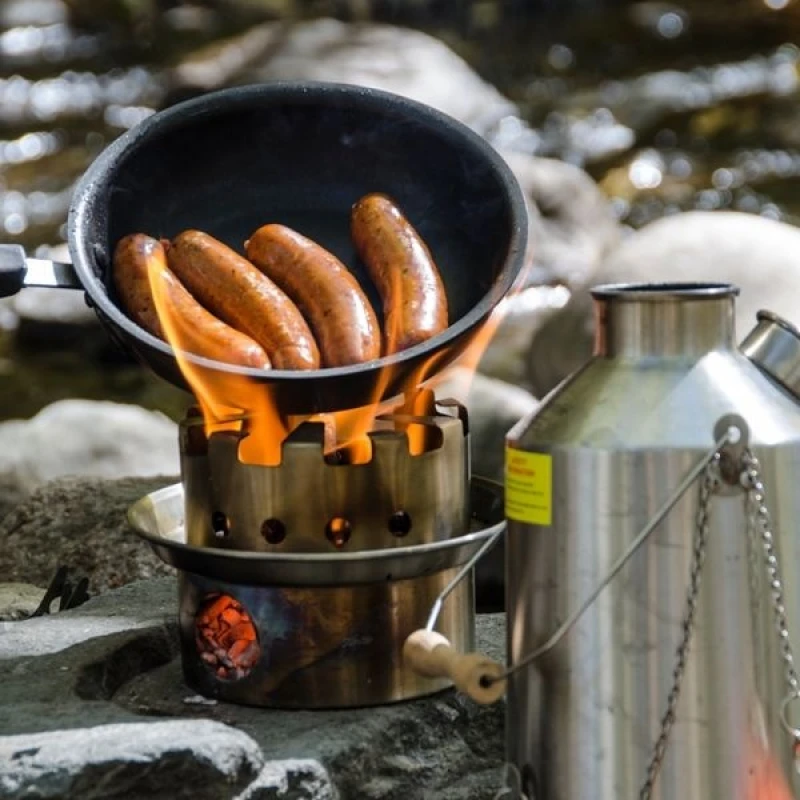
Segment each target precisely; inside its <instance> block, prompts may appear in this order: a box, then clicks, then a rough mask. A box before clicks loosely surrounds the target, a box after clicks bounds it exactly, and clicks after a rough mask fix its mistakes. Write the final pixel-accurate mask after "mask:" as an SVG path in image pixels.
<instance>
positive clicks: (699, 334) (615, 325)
mask: <svg viewBox="0 0 800 800" xmlns="http://www.w3.org/2000/svg"><path fill="white" fill-rule="evenodd" d="M591 294H592V298H593V299H594V312H595V340H594V354H595V356H599V357H608V358H626V357H627V358H636V359H643V358H644V359H646V358H658V359H680V360H695V359H697V358H699V357H702V356H704V355H706V354H707V353H709V352H711V351H712V350H733V349H734V347H735V346H736V340H735V335H736V331H735V322H736V319H735V309H734V304H735V299H736V296H737V295H738V294H739V289H738V288H737V287H735V286H732V285H730V284H725V283H681V284H676V283H631V284H613V285H605V286H598V287H596V288H594V289H592V292H591Z"/></svg>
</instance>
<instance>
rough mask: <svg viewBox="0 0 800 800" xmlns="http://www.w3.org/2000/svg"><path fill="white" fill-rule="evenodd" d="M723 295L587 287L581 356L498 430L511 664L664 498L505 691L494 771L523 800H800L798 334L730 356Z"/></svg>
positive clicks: (728, 302)
mask: <svg viewBox="0 0 800 800" xmlns="http://www.w3.org/2000/svg"><path fill="white" fill-rule="evenodd" d="M737 294H738V291H737V290H736V289H735V288H734V287H732V286H728V285H712V284H698V285H685V284H684V285H682V284H676V285H627V286H624V285H623V286H619V285H617V286H604V287H599V288H596V289H595V290H593V292H592V296H593V300H594V307H595V317H596V335H595V349H594V356H593V358H592V359H591V360H590V361H589V362H588V363H587V364H586V365H585V366H584V367H583V368H582V369H580V370H579V371H578V372H577V373H576V374H574V375H573V376H572V377H570V378H569V379H567V380H566V381H565V382H564V383H563V384H562V385H561V386H560V387H558V388H557V389H556V390H555V391H554V392H553V393H552V394H551V395H550V396H549V397H548V398H546V400H545V402H544V403H543V404H542V407H541V408H540V409H538V410H537V412H536V413H535V414H534V415H533V416H532V417H531V418H530V419H526V420H523V421H521V422H520V423H519V424H518V425H517V426H515V428H514V429H513V430H512V431H511V432H510V433H509V436H508V439H507V475H506V496H507V497H506V507H507V517H508V533H507V541H506V548H507V551H506V552H507V557H506V581H507V586H506V592H507V599H506V603H507V606H506V607H507V614H508V625H509V640H508V658H509V662H510V663H511V664H515V663H517V662H521V661H522V660H523V659H524V658H525V656H526V655H527V654H529V653H530V652H531V651H533V650H535V649H536V648H537V646H539V645H540V644H541V643H542V642H543V641H545V640H547V639H548V637H550V636H551V635H552V632H553V631H554V630H557V629H558V628H559V626H560V625H561V624H562V623H563V622H564V620H565V619H566V618H568V617H569V616H570V615H571V613H572V612H573V610H574V609H576V608H577V607H579V606H580V604H581V603H582V602H583V601H584V600H585V598H587V596H590V595H591V594H592V593H593V590H594V589H595V588H596V587H597V586H598V585H599V584H602V583H603V579H604V576H608V575H609V573H610V572H613V568H614V565H615V562H617V561H618V560H619V558H620V556H621V555H624V554H625V553H626V551H627V550H630V547H631V543H632V542H634V541H635V540H636V538H637V535H638V534H639V533H640V532H641V531H642V529H643V528H645V527H646V523H647V522H648V520H650V519H653V518H654V517H657V516H658V511H659V509H660V508H661V507H663V506H664V504H665V503H666V504H669V503H670V501H672V500H673V499H674V501H675V502H674V506H673V507H671V508H670V510H669V512H668V513H667V514H666V516H664V518H663V521H662V522H660V524H658V525H657V526H655V528H654V529H653V530H652V533H651V534H650V535H649V537H648V538H647V541H646V542H644V543H643V544H642V546H641V547H640V548H639V549H638V551H637V552H635V553H632V554H631V556H630V559H629V561H628V563H627V564H626V565H625V566H624V567H623V568H621V569H620V570H619V572H618V574H617V575H616V577H615V578H614V579H613V580H610V581H609V582H608V583H607V585H606V586H605V587H604V590H603V591H602V592H601V593H599V594H598V596H597V597H596V599H595V600H594V601H593V602H592V603H591V605H590V606H589V607H588V608H587V610H586V612H585V613H584V614H583V616H582V617H581V618H580V619H579V620H577V621H576V622H575V624H574V626H573V627H572V629H571V631H570V632H569V634H568V635H566V636H565V637H564V638H563V639H562V641H561V642H560V643H559V644H558V645H556V646H555V647H553V648H552V649H550V650H549V652H548V653H547V654H546V655H543V656H542V658H540V659H539V661H538V663H537V665H536V667H537V668H536V669H527V670H520V671H517V672H516V673H515V674H513V675H512V676H510V678H509V686H508V717H507V751H508V757H509V762H510V763H511V764H512V765H513V766H514V767H515V768H516V770H518V773H519V780H520V785H521V790H522V792H523V794H525V795H527V796H528V797H529V798H531V800H533V798H536V799H537V800H540V798H541V799H542V800H599V799H601V798H602V799H603V800H605V798H609V800H611V799H612V798H635V797H653V798H658V800H687V798H689V799H690V800H695V799H697V800H717V798H718V799H719V800H723V799H724V800H755V798H757V797H760V795H759V794H758V793H757V792H758V791H760V790H761V786H762V784H764V782H765V781H766V780H767V778H768V777H769V776H772V775H773V773H774V772H775V770H780V771H782V772H783V775H784V780H785V782H786V786H787V789H788V787H789V786H792V787H793V789H794V792H795V794H794V795H791V794H790V795H786V796H787V797H792V796H800V781H798V779H797V774H796V771H795V769H794V768H793V752H792V746H791V741H790V740H787V736H786V732H785V731H784V727H785V726H783V725H782V723H781V720H782V713H781V712H782V710H783V711H784V714H783V716H784V717H786V720H785V721H788V720H789V718H790V716H791V714H792V713H793V712H794V709H793V708H790V707H789V706H790V705H791V702H789V701H788V700H787V703H786V706H785V707H784V705H783V704H784V700H785V699H787V698H791V697H793V696H794V694H796V692H797V689H798V685H797V675H796V672H795V667H794V664H793V660H792V651H791V643H792V642H796V641H800V627H798V625H800V580H798V579H800V405H798V399H797V397H796V396H795V395H793V393H792V391H791V390H789V389H788V388H787V386H784V385H782V384H781V382H780V381H781V380H784V381H785V382H787V383H788V385H789V386H791V385H792V380H793V379H794V376H793V373H792V371H791V369H790V368H789V367H788V366H787V365H788V363H789V362H790V361H791V358H789V359H788V360H787V358H783V360H782V361H781V359H780V358H778V357H777V354H776V351H777V350H779V349H780V348H778V347H776V339H775V336H776V330H775V328H776V327H777V328H779V329H780V332H781V334H783V333H787V332H788V333H789V335H790V337H791V336H792V334H791V332H789V331H787V329H786V328H783V327H781V326H780V325H779V324H778V323H777V322H774V321H773V323H772V327H770V324H769V320H767V319H762V320H759V327H758V328H757V330H756V331H754V333H753V334H752V335H751V336H750V337H748V342H746V343H745V347H744V349H740V348H738V347H737V346H736V343H735V341H734V330H735V325H734V313H735V309H734V304H735V297H736V295H737ZM767 328H769V331H767ZM787 341H789V340H787ZM793 341H794V342H795V348H796V350H797V352H800V341H798V340H797V339H796V338H794V339H793ZM784 344H785V343H784ZM784 349H785V350H786V349H789V348H787V347H786V346H785V347H784ZM748 356H749V357H748ZM754 362H755V363H754ZM758 364H761V368H759V366H758ZM798 364H800V359H798V360H797V361H796V362H795V364H794V366H795V367H796V366H797V365H798ZM776 365H777V366H776ZM770 372H771V375H768V374H767V373H770ZM776 378H777V379H776ZM731 428H732V429H733V431H736V432H738V433H734V434H733V435H732V436H731V437H729V438H728V437H727V436H726V434H727V431H728V430H730V429H731ZM698 469H701V470H702V471H701V472H700V473H699V475H697V477H696V478H695V477H694V475H695V474H697V471H698ZM690 473H691V474H690ZM687 476H688V477H689V478H690V479H691V480H689V481H687V480H686V479H687ZM759 492H760V494H759ZM765 548H766V550H765ZM776 620H777V627H776ZM798 711H800V709H798ZM789 724H791V723H789ZM789 781H793V783H789ZM765 797H766V795H765ZM775 797H780V795H775ZM781 800H783V798H781Z"/></svg>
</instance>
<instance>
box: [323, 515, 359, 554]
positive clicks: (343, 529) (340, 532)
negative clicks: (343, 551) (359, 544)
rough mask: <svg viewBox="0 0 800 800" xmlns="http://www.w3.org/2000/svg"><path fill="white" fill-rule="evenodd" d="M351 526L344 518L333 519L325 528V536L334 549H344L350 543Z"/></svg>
mask: <svg viewBox="0 0 800 800" xmlns="http://www.w3.org/2000/svg"><path fill="white" fill-rule="evenodd" d="M352 532H353V528H352V525H350V522H349V521H348V520H346V519H345V518H344V517H333V519H330V520H328V524H327V525H326V526H325V536H326V538H327V539H328V541H329V542H330V543H331V544H332V545H333V546H334V547H339V548H341V547H344V546H345V545H346V544H347V543H348V542H349V541H350V534H351V533H352Z"/></svg>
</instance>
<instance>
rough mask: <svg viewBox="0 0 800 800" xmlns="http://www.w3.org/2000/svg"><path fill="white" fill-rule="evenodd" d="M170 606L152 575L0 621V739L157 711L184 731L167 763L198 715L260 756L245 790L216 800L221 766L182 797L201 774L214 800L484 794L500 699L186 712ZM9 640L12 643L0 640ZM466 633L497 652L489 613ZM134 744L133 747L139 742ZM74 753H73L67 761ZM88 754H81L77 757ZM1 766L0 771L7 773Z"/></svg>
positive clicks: (191, 756)
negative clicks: (28, 616) (45, 613)
mask: <svg viewBox="0 0 800 800" xmlns="http://www.w3.org/2000/svg"><path fill="white" fill-rule="evenodd" d="M176 599H177V598H176V585H175V580H174V578H173V579H171V580H170V579H163V578H162V579H156V580H149V581H142V582H139V583H134V584H131V585H129V586H126V587H124V588H123V589H119V590H115V591H112V592H108V593H107V594H105V595H102V596H99V597H95V598H92V599H91V600H89V601H88V602H87V603H85V604H84V605H82V606H80V607H79V608H76V609H74V610H72V611H66V612H61V613H59V614H55V615H53V616H51V617H40V618H36V619H33V620H27V621H24V622H16V623H2V624H0V625H2V627H0V648H2V649H0V736H3V735H5V736H14V737H16V736H19V735H21V734H40V733H41V732H45V731H59V733H58V734H54V735H55V736H58V737H60V736H62V732H63V731H64V730H65V729H70V728H76V727H78V728H83V729H86V728H94V727H95V726H100V725H119V724H123V723H134V722H138V723H141V722H142V721H143V720H153V719H163V718H165V717H169V718H172V719H177V720H184V722H180V723H177V724H180V725H183V726H184V728H182V729H178V728H175V729H173V730H174V731H178V730H181V731H182V730H186V731H187V732H191V733H187V734H186V736H185V737H184V738H183V741H185V743H186V746H185V748H183V750H185V754H184V755H182V756H180V757H179V756H177V755H176V760H178V759H179V758H185V761H180V760H178V763H179V765H180V764H182V763H189V762H190V760H193V761H197V760H198V759H200V758H202V757H203V756H202V754H203V753H204V752H206V748H204V746H203V739H204V738H207V737H204V736H203V735H202V734H203V732H204V730H207V729H203V728H202V727H201V726H200V721H201V720H209V719H210V720H214V721H215V722H216V723H223V724H226V725H229V726H232V727H233V728H236V729H237V730H238V731H241V732H243V734H246V735H247V736H249V737H250V739H252V740H253V741H254V742H256V743H257V744H258V746H259V747H260V749H261V753H262V755H263V758H264V760H265V761H264V764H263V766H262V767H261V769H260V772H259V774H258V775H253V776H252V780H251V782H250V783H249V784H248V786H247V787H237V788H236V791H230V792H229V793H228V792H226V791H224V789H223V788H222V780H223V778H222V777H220V776H221V772H220V771H214V770H213V768H212V767H209V766H203V767H202V769H200V768H198V769H197V776H195V773H193V772H191V771H189V772H186V773H184V775H183V779H184V781H185V785H186V791H187V792H188V791H189V790H190V789H191V788H195V789H196V790H197V791H198V794H195V795H191V796H196V797H197V796H199V797H202V796H204V795H202V794H200V793H199V792H200V789H199V788H198V787H199V786H200V784H199V782H198V781H203V780H206V776H210V777H209V778H208V780H209V781H210V782H212V785H214V786H216V787H218V792H217V794H216V795H213V796H214V797H219V798H223V797H236V798H237V800H262V799H263V800H266V798H270V800H272V798H275V800H278V799H280V800H312V798H313V800H337V798H341V799H342V800H343V798H347V800H361V798H376V797H377V798H381V800H428V799H429V798H430V799H431V800H432V799H433V798H440V797H441V798H448V799H449V800H462V799H463V800H467V798H469V800H493V798H494V797H495V795H496V793H497V791H498V789H499V787H500V785H501V780H502V764H503V761H504V752H503V750H504V746H503V734H502V727H503V716H504V705H503V703H502V702H501V703H498V704H497V705H495V706H489V707H481V706H477V705H475V704H474V703H472V702H471V701H469V700H468V699H466V698H464V697H463V696H461V695H459V694H457V693H455V692H453V691H446V692H442V693H439V694H437V695H434V696H432V697H428V698H423V699H420V700H417V701H413V702H406V703H397V704H393V705H387V706H382V707H377V708H365V709H353V710H348V711H319V712H314V711H285V712H284V711H267V710H264V709H257V708H248V707H245V706H234V705H226V704H224V703H215V704H210V705H209V704H198V703H197V702H196V696H195V695H194V693H193V692H192V691H191V690H189V689H188V688H187V687H186V686H185V685H184V684H183V682H182V675H181V667H180V661H179V659H178V658H177V657H176V656H177V652H178V642H177V626H176V618H177V602H176ZM65 629H66V630H69V631H70V636H69V637H66V636H65V634H64V630H65ZM10 633H12V634H13V640H12V641H11V642H7V638H8V636H9V634H10ZM476 634H477V648H478V649H479V650H480V651H481V652H485V653H486V654H487V655H489V656H490V657H491V658H495V659H501V660H502V659H503V658H504V653H505V620H504V617H503V616H502V615H481V616H479V617H478V621H477V626H476ZM49 642H55V643H56V645H55V646H53V645H52V644H48V643H49ZM37 652H38V653H40V654H39V655H35V654H36V653H37ZM152 724H154V725H156V726H160V725H162V724H163V723H161V722H157V723H152ZM205 724H208V723H205ZM141 727H142V728H144V727H146V726H144V725H142V726H141ZM217 730H219V729H217ZM223 730H225V733H224V734H221V735H223V736H224V737H226V738H225V741H230V739H229V738H227V737H228V736H229V734H228V732H227V731H228V729H223ZM180 735H181V737H183V734H182V733H181V734H180ZM156 736H159V734H156ZM136 738H137V739H139V740H142V739H143V737H141V736H139V735H138V734H137V736H136ZM176 740H177V737H176ZM0 741H2V739H0ZM6 741H8V739H6ZM31 741H33V740H31ZM48 741H49V740H48ZM73 741H75V740H73ZM161 741H163V739H162V740H161ZM195 746H196V747H195ZM178 749H179V748H178V747H175V748H173V750H171V751H168V752H175V751H177V750H178ZM196 749H197V751H198V752H195V750H196ZM87 751H88V748H75V747H73V757H74V759H75V760H77V759H78V758H79V757H80V756H81V754H82V753H86V752H87ZM242 751H243V752H245V753H250V752H252V751H251V749H250V746H249V745H247V746H244V745H243V746H242V748H241V750H237V749H234V752H242ZM48 752H50V751H49V750H48ZM48 752H46V753H45V754H44V755H45V756H47V755H48ZM106 752H108V751H106ZM130 752H131V753H133V754H138V753H140V752H141V748H139V747H138V746H136V745H135V744H131V746H130ZM182 752H183V751H182ZM96 754H97V751H91V752H89V758H90V759H94V758H96ZM31 757H33V758H37V756H35V754H31ZM26 758H27V757H26ZM104 758H106V762H108V761H109V759H108V758H107V757H106V756H104ZM254 761H255V759H254V758H253V759H250V760H249V762H248V761H246V760H243V761H240V762H239V763H245V764H246V763H254ZM26 763H30V762H26ZM51 763H53V762H51ZM206 763H207V762H206ZM4 766H5V765H4V764H3V765H2V766H0V772H3V773H6V772H7V770H5V769H4V768H3V767H4ZM151 766H152V764H151ZM128 769H130V770H141V771H142V772H144V765H142V764H132V765H130V767H129V768H127V767H126V768H125V769H123V767H122V765H121V764H120V774H121V778H122V780H127V778H126V776H127V775H128V774H129V773H128V771H127V770H128ZM142 772H140V773H139V774H142ZM148 774H149V773H148ZM167 780H168V779H167ZM170 785H171V784H170ZM104 788H105V791H106V792H107V794H106V795H104V796H107V797H115V796H127V797H139V796H143V795H140V794H136V795H132V794H128V795H115V794H113V793H112V792H113V791H114V790H116V783H114V782H113V781H112V779H111V778H109V779H108V782H107V783H106V784H105V786H104ZM137 788H138V787H137ZM4 796H5V795H4ZM44 796H48V795H44ZM67 796H72V795H67ZM84 796H86V797H91V796H92V795H90V794H86V795H84ZM156 796H164V795H156ZM172 796H173V797H180V796H182V795H179V794H173V795H172Z"/></svg>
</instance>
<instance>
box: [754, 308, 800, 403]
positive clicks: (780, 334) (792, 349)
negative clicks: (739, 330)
mask: <svg viewBox="0 0 800 800" xmlns="http://www.w3.org/2000/svg"><path fill="white" fill-rule="evenodd" d="M756 318H757V320H758V321H757V323H756V326H755V328H753V330H752V331H750V333H748V334H747V336H746V337H745V338H744V341H743V342H742V344H741V350H742V352H743V353H744V354H745V355H746V356H747V358H749V359H750V361H752V362H753V363H754V364H755V365H756V366H757V367H758V368H759V369H760V370H761V371H762V372H763V373H764V374H765V375H767V377H769V378H770V379H772V380H773V381H775V382H776V383H778V384H779V385H780V386H782V387H783V388H784V389H786V390H787V391H788V392H789V393H790V394H791V395H792V397H793V398H794V399H795V401H796V402H797V403H800V330H798V329H797V328H795V326H794V325H792V324H791V323H790V322H787V321H786V320H785V319H783V317H779V316H778V315H777V314H774V313H773V312H772V311H763V310H762V311H759V312H758V314H757V315H756Z"/></svg>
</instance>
